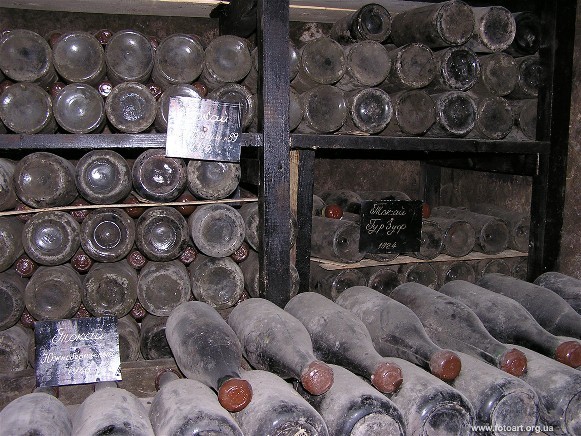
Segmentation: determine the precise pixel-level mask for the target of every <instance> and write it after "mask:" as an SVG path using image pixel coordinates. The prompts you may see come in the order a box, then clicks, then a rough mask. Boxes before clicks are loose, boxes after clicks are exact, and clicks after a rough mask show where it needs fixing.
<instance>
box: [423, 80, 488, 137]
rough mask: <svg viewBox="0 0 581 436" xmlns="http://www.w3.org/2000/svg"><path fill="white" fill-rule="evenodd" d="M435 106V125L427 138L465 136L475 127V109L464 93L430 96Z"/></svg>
mask: <svg viewBox="0 0 581 436" xmlns="http://www.w3.org/2000/svg"><path fill="white" fill-rule="evenodd" d="M432 98H433V99H434V103H435V106H436V123H435V124H434V125H433V126H432V128H431V129H430V130H429V132H428V135H429V136H460V137H461V136H466V135H467V134H468V133H470V132H471V131H472V129H474V126H475V125H476V117H477V108H476V102H475V101H474V99H473V98H472V97H471V96H470V95H469V94H468V93H466V92H461V91H449V92H443V93H441V94H434V95H432Z"/></svg>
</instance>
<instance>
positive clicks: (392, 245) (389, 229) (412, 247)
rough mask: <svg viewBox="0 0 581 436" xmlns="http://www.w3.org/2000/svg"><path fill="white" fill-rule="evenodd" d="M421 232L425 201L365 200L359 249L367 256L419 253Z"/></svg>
mask: <svg viewBox="0 0 581 436" xmlns="http://www.w3.org/2000/svg"><path fill="white" fill-rule="evenodd" d="M421 229H422V202H421V201H403V200H380V201H364V202H363V203H362V205H361V227H360V235H359V250H360V251H366V252H367V253H405V252H414V251H419V248H420V241H421Z"/></svg>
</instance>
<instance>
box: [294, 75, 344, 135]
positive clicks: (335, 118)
mask: <svg viewBox="0 0 581 436" xmlns="http://www.w3.org/2000/svg"><path fill="white" fill-rule="evenodd" d="M300 100H301V105H302V107H303V120H302V122H301V123H300V124H299V126H298V127H297V131H299V132H301V133H309V132H318V133H332V132H335V131H337V130H339V129H340V128H341V127H343V124H345V121H346V120H347V115H348V109H347V102H346V101H345V94H344V92H343V91H342V90H340V89H339V88H337V87H335V86H331V85H319V86H317V87H315V88H312V89H309V90H308V91H306V92H304V93H302V94H301V95H300Z"/></svg>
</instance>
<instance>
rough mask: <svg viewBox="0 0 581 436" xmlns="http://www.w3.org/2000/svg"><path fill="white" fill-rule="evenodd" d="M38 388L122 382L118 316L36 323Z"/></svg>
mask: <svg viewBox="0 0 581 436" xmlns="http://www.w3.org/2000/svg"><path fill="white" fill-rule="evenodd" d="M34 338H35V344H36V349H35V361H36V365H35V372H36V385H37V386H61V385H74V384H82V383H94V382H99V381H115V380H121V368H120V364H121V362H120V357H119V334H118V332H117V319H116V318H115V317H114V316H104V317H99V318H73V319H64V320H59V321H38V322H36V323H34Z"/></svg>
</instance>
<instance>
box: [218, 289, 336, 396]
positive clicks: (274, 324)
mask: <svg viewBox="0 0 581 436" xmlns="http://www.w3.org/2000/svg"><path fill="white" fill-rule="evenodd" d="M228 325H230V327H232V329H233V330H234V332H235V333H236V335H237V336H238V339H240V344H241V345H242V350H243V353H244V357H245V358H246V360H248V362H249V363H250V364H251V365H252V366H253V367H254V368H256V369H263V370H266V371H271V372H274V373H276V374H278V375H279V376H280V377H282V378H285V379H288V378H292V379H295V380H299V381H300V383H301V385H302V386H303V387H304V388H305V389H306V390H307V391H308V392H309V393H311V394H313V395H320V394H323V393H325V392H327V391H328V390H329V388H330V387H331V386H332V384H333V371H332V370H331V368H329V366H328V365H326V364H325V363H323V362H321V361H320V360H317V358H316V357H315V355H314V352H313V345H312V342H311V337H310V336H309V332H308V331H307V329H306V328H305V326H303V325H302V324H301V322H300V321H299V320H298V319H296V318H295V317H294V316H292V315H291V314H289V313H288V312H285V311H284V310H283V309H281V308H280V307H278V306H277V305H275V304H274V303H271V302H270V301H268V300H265V299H263V298H250V299H248V300H245V301H242V302H240V303H239V304H238V305H237V306H236V307H235V308H234V310H232V312H231V313H230V315H229V316H228Z"/></svg>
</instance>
